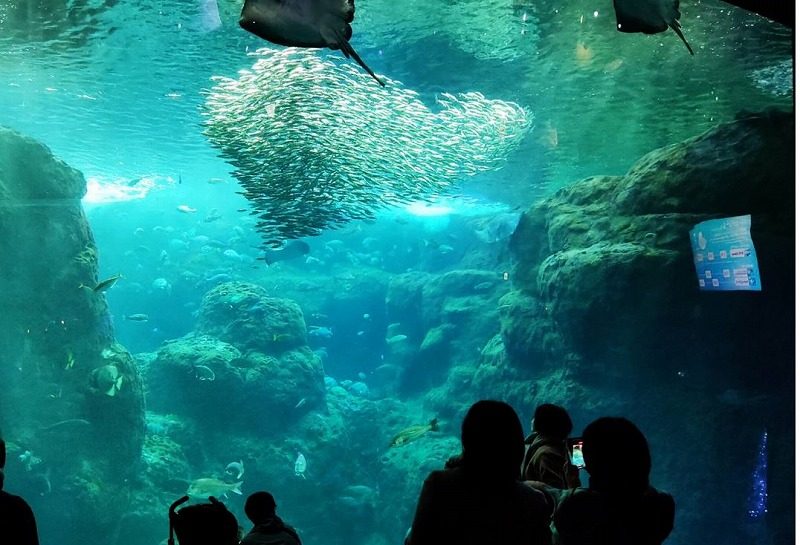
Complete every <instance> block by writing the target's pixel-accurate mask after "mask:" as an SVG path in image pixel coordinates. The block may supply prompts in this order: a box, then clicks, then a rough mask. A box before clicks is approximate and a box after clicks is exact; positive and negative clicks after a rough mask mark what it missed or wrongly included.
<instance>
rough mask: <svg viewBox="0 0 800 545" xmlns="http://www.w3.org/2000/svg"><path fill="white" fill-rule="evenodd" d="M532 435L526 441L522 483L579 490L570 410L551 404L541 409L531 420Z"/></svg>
mask: <svg viewBox="0 0 800 545" xmlns="http://www.w3.org/2000/svg"><path fill="white" fill-rule="evenodd" d="M531 431H532V433H531V434H530V435H529V436H528V437H526V438H525V444H526V445H527V449H526V450H525V458H524V459H523V462H522V479H523V480H525V481H538V482H542V483H545V484H546V485H548V486H552V487H553V488H561V489H564V488H575V487H578V486H580V485H581V481H580V478H579V477H578V468H577V467H576V466H574V465H573V464H572V463H571V462H570V459H569V449H568V447H567V438H568V437H569V434H570V432H571V431H572V419H571V418H570V417H569V413H567V410H566V409H565V408H564V407H559V406H558V405H553V404H551V403H544V404H542V405H539V406H538V407H536V410H535V411H534V413H533V418H532V419H531Z"/></svg>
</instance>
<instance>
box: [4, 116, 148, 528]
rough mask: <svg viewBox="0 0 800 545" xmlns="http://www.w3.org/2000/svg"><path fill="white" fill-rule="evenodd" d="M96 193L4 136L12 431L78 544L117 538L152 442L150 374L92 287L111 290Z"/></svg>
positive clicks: (55, 519) (44, 154) (46, 511)
mask: <svg viewBox="0 0 800 545" xmlns="http://www.w3.org/2000/svg"><path fill="white" fill-rule="evenodd" d="M85 193H86V181H85V179H84V177H83V175H82V174H81V173H80V172H79V171H78V170H76V169H74V168H72V167H70V166H68V165H67V164H66V163H64V162H63V161H61V160H59V159H57V158H55V157H54V156H53V154H52V153H51V151H50V150H49V149H48V148H47V147H46V146H45V145H43V144H41V143H39V142H37V141H36V140H34V139H31V138H28V137H25V136H22V135H20V134H18V133H16V132H14V131H12V130H10V129H7V128H2V127H0V202H2V206H0V284H2V286H3V290H2V291H1V292H0V308H2V309H3V312H4V316H3V318H4V323H5V324H6V327H3V328H2V329H0V352H1V353H3V354H4V355H5V359H4V361H3V362H2V364H0V383H2V384H3V395H2V396H0V425H2V427H3V429H4V433H5V435H6V437H7V438H9V439H11V438H13V440H15V441H17V442H18V443H19V444H20V445H23V446H24V449H25V450H29V451H30V452H32V453H34V454H32V456H35V457H36V458H38V459H40V460H42V462H41V464H39V465H36V466H35V467H34V466H33V465H32V470H31V471H30V472H28V473H26V474H25V477H26V479H27V484H28V485H30V488H29V490H32V491H35V493H36V494H38V495H41V497H42V498H43V499H42V501H41V502H38V503H37V505H36V511H37V517H39V518H40V519H41V520H47V521H49V523H50V524H52V525H54V527H69V528H70V536H69V542H75V543H81V542H83V543H86V542H91V541H93V540H95V539H96V536H97V535H110V534H112V533H113V532H114V529H115V527H116V525H117V522H118V520H119V517H120V516H121V514H122V513H123V512H124V511H125V510H126V509H127V507H128V499H129V493H130V485H129V484H128V483H129V478H130V476H131V473H132V472H133V471H134V470H135V468H136V464H137V463H138V461H139V457H140V454H141V448H142V443H143V440H144V398H143V389H142V384H141V379H140V376H139V372H138V370H137V368H136V366H135V365H134V363H133V359H132V358H131V356H130V354H129V353H128V352H127V351H126V350H125V349H124V347H121V346H119V345H117V344H116V343H115V342H114V331H113V327H112V322H111V316H110V314H109V312H108V307H107V304H106V299H105V294H104V293H103V292H102V290H98V291H94V290H92V289H87V288H83V287H80V286H81V285H84V286H97V285H98V283H99V281H100V280H101V279H100V278H98V275H97V273H98V264H97V260H98V256H97V249H96V246H95V242H94V237H93V235H92V232H91V229H90V226H89V223H88V221H87V219H86V215H85V213H84V210H83V208H82V206H81V198H82V197H83V196H84V194H85ZM107 349H113V354H111V356H112V357H111V358H110V359H109V358H106V357H105V356H104V354H105V355H108V354H109V353H107V352H106V350H107ZM112 360H113V361H112ZM108 365H111V366H113V367H114V368H115V369H116V372H117V374H118V376H122V377H124V378H123V383H122V384H120V388H119V389H118V390H116V391H115V394H116V395H114V396H107V395H99V396H98V395H95V394H94V393H93V392H92V391H91V389H90V386H91V379H92V377H91V373H92V371H93V370H94V369H98V368H102V367H104V366H108ZM115 384H116V382H115ZM108 391H109V390H108V389H106V392H108ZM36 499H37V500H38V499H39V497H37V498H36Z"/></svg>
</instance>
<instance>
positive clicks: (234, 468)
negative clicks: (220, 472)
mask: <svg viewBox="0 0 800 545" xmlns="http://www.w3.org/2000/svg"><path fill="white" fill-rule="evenodd" d="M225 473H227V474H228V475H230V476H231V477H234V475H235V479H236V480H237V481H238V480H239V479H241V478H242V475H244V462H242V461H241V460H239V461H238V462H231V463H229V464H228V465H226V466H225Z"/></svg>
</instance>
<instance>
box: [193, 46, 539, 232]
mask: <svg viewBox="0 0 800 545" xmlns="http://www.w3.org/2000/svg"><path fill="white" fill-rule="evenodd" d="M253 55H254V56H255V57H256V58H257V60H256V62H255V64H254V65H253V67H252V68H251V69H248V70H242V71H240V72H239V77H238V78H236V79H232V78H228V77H221V76H217V77H214V78H213V80H214V82H215V85H214V87H213V88H212V89H210V90H209V91H208V92H207V94H206V101H205V105H204V111H203V114H204V116H205V117H206V120H205V134H206V136H207V137H208V139H209V140H210V142H211V143H212V144H213V145H214V146H215V147H217V148H218V149H219V150H220V152H221V156H222V157H223V158H224V159H225V160H226V161H228V162H229V163H230V164H231V165H232V166H233V167H234V168H235V171H234V176H235V177H236V178H237V179H238V181H239V182H240V184H241V186H242V189H243V191H242V194H243V195H244V196H245V197H246V198H247V199H248V200H249V202H250V204H251V206H252V213H253V214H254V215H256V216H257V218H258V221H257V224H258V228H259V230H260V232H261V233H262V235H263V237H264V239H265V242H266V243H268V244H270V245H275V244H279V243H280V242H281V241H283V240H285V239H293V238H299V237H304V236H313V235H317V234H319V233H320V232H322V231H323V230H326V229H330V228H335V227H337V226H341V225H343V224H345V223H347V222H349V221H352V220H358V219H370V218H373V217H374V216H375V213H376V212H377V211H379V210H380V209H382V208H385V207H388V206H393V205H400V204H407V203H409V202H412V201H415V200H427V199H432V198H434V197H436V196H440V195H443V194H447V193H448V192H451V191H452V190H453V188H454V185H455V184H456V183H457V182H459V180H461V179H463V178H464V177H466V176H472V175H474V174H477V173H479V172H483V171H487V170H491V169H496V168H499V167H500V166H502V165H503V164H504V162H505V159H506V157H507V156H508V154H509V153H510V152H511V151H512V150H513V149H515V148H516V147H517V146H518V145H519V144H520V142H521V140H522V139H523V138H524V136H525V134H526V132H528V130H529V129H530V127H531V123H532V115H531V113H530V112H529V111H528V110H526V109H524V108H522V107H520V106H518V105H516V104H514V103H511V102H505V101H501V100H490V99H487V98H485V97H484V96H483V95H481V94H480V93H477V92H471V93H460V94H455V95H453V94H447V93H444V94H440V95H439V96H438V97H437V98H436V103H437V109H436V110H435V111H434V110H431V109H430V108H429V107H428V106H426V105H425V104H424V103H423V102H422V100H420V97H419V96H418V94H417V93H416V92H414V91H413V90H410V89H408V88H405V87H404V86H403V85H402V83H400V82H398V81H393V80H390V79H388V78H387V79H386V82H387V86H386V88H380V87H378V86H376V85H375V82H374V80H372V78H371V77H369V76H368V75H366V74H364V73H362V72H361V71H360V70H359V68H358V67H357V66H353V65H351V64H349V63H348V64H345V63H343V62H339V61H338V59H336V62H333V61H332V60H325V59H323V58H322V57H321V56H319V54H318V53H315V52H312V51H309V50H304V49H296V48H285V49H281V50H273V49H260V50H258V51H256V52H255V53H253Z"/></svg>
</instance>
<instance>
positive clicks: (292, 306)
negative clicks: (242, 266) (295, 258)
mask: <svg viewBox="0 0 800 545" xmlns="http://www.w3.org/2000/svg"><path fill="white" fill-rule="evenodd" d="M197 332H198V333H201V334H206V335H211V336H213V337H216V338H218V339H220V340H223V341H225V342H227V343H230V344H231V345H233V346H236V347H238V348H240V349H241V350H245V351H247V350H257V351H259V352H263V353H264V354H279V353H280V352H282V351H284V350H289V349H292V348H297V347H300V346H304V345H305V344H306V323H305V319H304V318H303V311H302V310H301V309H300V306H299V305H298V304H297V303H295V302H294V301H292V300H290V299H280V298H275V297H269V296H268V295H267V292H266V290H265V289H264V288H262V287H260V286H257V285H255V284H249V283H246V282H226V283H224V284H220V285H219V286H217V287H215V288H213V289H212V290H210V291H209V292H208V293H206V295H205V296H204V297H203V302H202V306H201V307H200V314H199V316H198V321H197Z"/></svg>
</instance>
